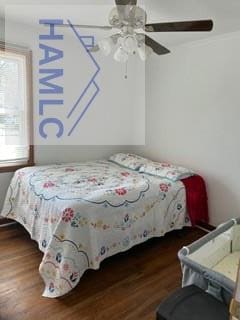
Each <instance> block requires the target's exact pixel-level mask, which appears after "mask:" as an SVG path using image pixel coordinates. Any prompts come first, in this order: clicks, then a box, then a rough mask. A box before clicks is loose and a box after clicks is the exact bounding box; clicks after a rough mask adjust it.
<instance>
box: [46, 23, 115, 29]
mask: <svg viewBox="0 0 240 320" xmlns="http://www.w3.org/2000/svg"><path fill="white" fill-rule="evenodd" d="M51 24H53V23H45V25H51ZM56 25H57V26H58V27H70V24H68V23H64V24H56ZM72 26H73V27H76V28H82V29H101V30H112V29H113V27H111V26H95V25H87V24H72Z"/></svg>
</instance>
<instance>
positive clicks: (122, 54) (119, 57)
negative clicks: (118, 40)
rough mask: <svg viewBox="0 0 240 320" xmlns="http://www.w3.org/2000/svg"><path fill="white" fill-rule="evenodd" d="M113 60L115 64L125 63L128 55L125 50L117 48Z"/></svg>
mask: <svg viewBox="0 0 240 320" xmlns="http://www.w3.org/2000/svg"><path fill="white" fill-rule="evenodd" d="M114 59H115V60H116V61H117V62H121V63H125V62H127V61H128V53H127V52H126V51H125V50H123V48H122V47H119V48H118V49H117V51H116V52H115V54H114Z"/></svg>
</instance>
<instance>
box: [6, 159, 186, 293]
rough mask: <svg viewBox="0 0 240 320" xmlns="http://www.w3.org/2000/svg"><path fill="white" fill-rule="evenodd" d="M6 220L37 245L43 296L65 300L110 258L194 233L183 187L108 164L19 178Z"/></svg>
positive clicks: (29, 172) (48, 169) (49, 169)
mask: <svg viewBox="0 0 240 320" xmlns="http://www.w3.org/2000/svg"><path fill="white" fill-rule="evenodd" d="M1 215H2V216H4V217H8V218H11V219H14V220H16V221H18V222H19V223H21V224H22V225H23V226H24V227H25V228H26V229H27V230H28V232H29V233H30V235H31V237H32V239H34V240H36V241H37V242H38V244H39V249H40V250H41V251H42V252H43V253H44V256H43V259H42V262H41V264H40V268H39V272H40V275H41V276H42V278H43V280H44V282H45V285H46V286H45V290H44V293H43V296H45V297H50V298H54V297H59V296H62V295H64V294H66V293H68V292H69V291H70V290H72V289H73V288H74V287H75V286H76V285H77V284H78V282H79V280H80V278H81V276H82V275H83V273H84V272H85V271H86V270H87V269H98V268H99V266H100V263H101V261H103V260H104V259H106V258H107V257H109V256H112V255H114V254H116V253H118V252H121V251H125V250H128V249H129V248H131V247H132V246H134V245H136V244H139V243H141V242H144V241H146V240H148V239H149V238H152V237H156V236H163V235H164V234H165V233H166V232H168V231H171V230H173V229H181V228H182V227H183V226H185V225H190V222H189V219H188V216H187V214H186V194H185V188H184V186H183V184H182V182H180V181H178V182H170V181H169V180H166V179H162V178H159V177H153V176H149V175H145V174H141V173H138V172H135V171H132V170H130V169H125V168H123V167H121V166H119V165H116V164H113V163H111V162H109V161H96V162H87V163H74V164H67V165H66V164H65V165H51V166H41V167H31V168H24V169H21V170H18V171H17V172H16V173H15V175H14V177H13V179H12V182H11V184H10V187H9V190H8V193H7V196H6V200H5V205H4V208H3V211H2V213H1Z"/></svg>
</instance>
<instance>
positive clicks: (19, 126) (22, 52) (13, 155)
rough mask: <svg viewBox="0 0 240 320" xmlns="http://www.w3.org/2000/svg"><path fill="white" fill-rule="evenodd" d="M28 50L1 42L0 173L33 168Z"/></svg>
mask: <svg viewBox="0 0 240 320" xmlns="http://www.w3.org/2000/svg"><path fill="white" fill-rule="evenodd" d="M31 72H32V71H31V51H29V50H27V49H24V48H20V47H16V46H12V45H7V44H4V43H2V42H0V172H3V171H6V172H7V171H14V170H16V169H18V168H21V167H24V166H30V165H33V146H32V110H31V109H32V98H31V87H32V83H31V82H32V79H31Z"/></svg>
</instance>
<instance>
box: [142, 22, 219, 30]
mask: <svg viewBox="0 0 240 320" xmlns="http://www.w3.org/2000/svg"><path fill="white" fill-rule="evenodd" d="M212 29H213V21H212V20H194V21H179V22H161V23H150V24H146V26H145V31H146V32H185V31H190V32H191V31H194V32H196V31H199V32H202V31H211V30H212Z"/></svg>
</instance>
